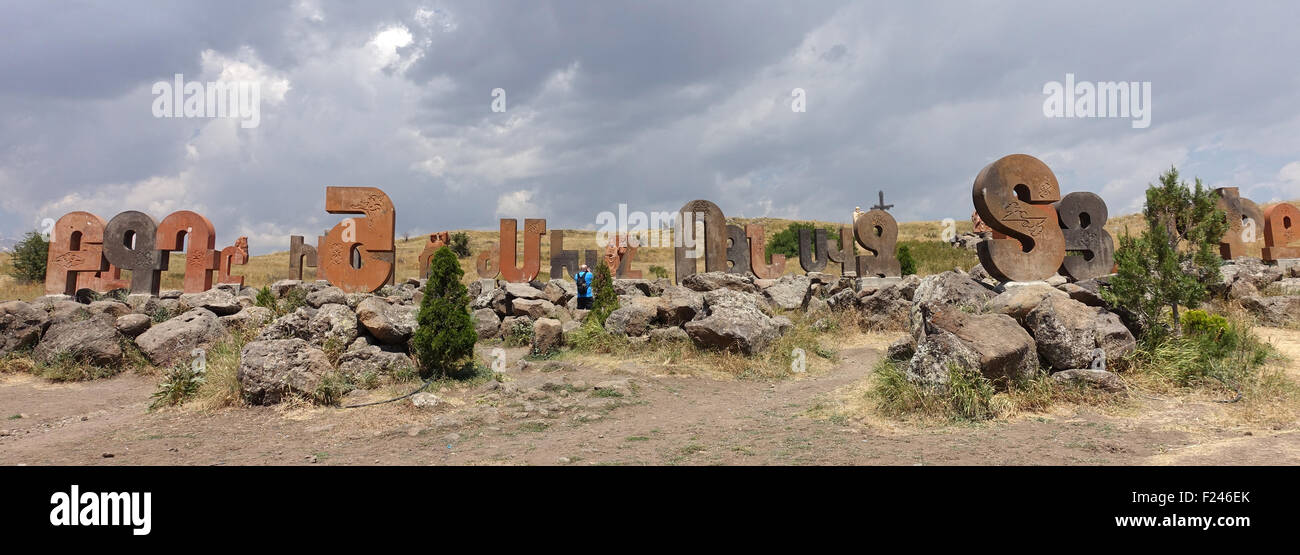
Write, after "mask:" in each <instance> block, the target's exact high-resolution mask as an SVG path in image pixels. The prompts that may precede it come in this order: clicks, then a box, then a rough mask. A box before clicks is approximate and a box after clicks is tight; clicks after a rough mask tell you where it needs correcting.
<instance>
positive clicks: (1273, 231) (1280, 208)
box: [1264, 202, 1300, 262]
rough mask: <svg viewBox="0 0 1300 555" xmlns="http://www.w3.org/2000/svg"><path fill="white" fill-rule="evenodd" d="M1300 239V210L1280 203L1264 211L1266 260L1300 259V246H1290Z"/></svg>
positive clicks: (1286, 203) (1287, 203)
mask: <svg viewBox="0 0 1300 555" xmlns="http://www.w3.org/2000/svg"><path fill="white" fill-rule="evenodd" d="M1297 239H1300V209H1297V208H1296V207H1295V205H1293V204H1291V203H1289V202H1280V203H1277V204H1274V205H1273V206H1270V207H1268V210H1265V211H1264V260H1267V261H1269V262H1275V261H1277V260H1278V259H1279V258H1300V246H1297V247H1292V246H1289V245H1290V244H1291V243H1293V242H1295V241H1296V240H1297Z"/></svg>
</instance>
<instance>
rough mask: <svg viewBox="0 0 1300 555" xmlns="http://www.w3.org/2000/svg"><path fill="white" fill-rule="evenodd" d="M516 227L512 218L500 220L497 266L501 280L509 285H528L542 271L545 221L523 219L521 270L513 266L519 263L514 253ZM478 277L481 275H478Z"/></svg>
mask: <svg viewBox="0 0 1300 555" xmlns="http://www.w3.org/2000/svg"><path fill="white" fill-rule="evenodd" d="M517 225H518V223H517V222H515V220H514V219H513V218H511V219H502V220H501V244H500V245H499V246H498V247H497V248H498V249H500V251H499V252H500V253H501V256H500V258H498V259H497V260H498V262H497V264H498V266H499V268H500V270H501V279H504V280H506V281H508V282H510V283H528V282H530V281H532V280H533V279H534V278H536V277H537V274H538V273H540V272H541V271H542V236H543V235H545V234H546V220H539V219H534V218H525V219H524V265H523V267H522V268H520V267H517V266H515V265H516V264H518V263H519V262H518V256H517V255H516V252H515V248H516V247H515V229H516V226H517ZM480 268H482V266H480ZM480 275H482V274H481V273H480Z"/></svg>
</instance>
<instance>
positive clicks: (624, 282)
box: [614, 278, 663, 297]
mask: <svg viewBox="0 0 1300 555" xmlns="http://www.w3.org/2000/svg"><path fill="white" fill-rule="evenodd" d="M661 292H663V287H662V286H661V285H660V284H659V283H657V282H654V281H650V280H648V279H628V278H618V279H615V280H614V293H616V294H618V295H638V296H644V297H653V296H656V295H659V294H660V293H661Z"/></svg>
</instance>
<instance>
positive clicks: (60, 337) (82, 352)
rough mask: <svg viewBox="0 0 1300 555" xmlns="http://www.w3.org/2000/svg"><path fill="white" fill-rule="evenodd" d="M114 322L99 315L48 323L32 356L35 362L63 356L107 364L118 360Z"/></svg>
mask: <svg viewBox="0 0 1300 555" xmlns="http://www.w3.org/2000/svg"><path fill="white" fill-rule="evenodd" d="M115 324H116V321H115V319H114V318H112V317H111V316H107V315H101V316H98V317H94V318H88V319H85V320H71V321H67V322H62V323H58V324H54V325H51V326H50V329H48V330H46V331H45V334H44V335H43V336H42V337H41V342H40V343H39V344H37V345H36V349H35V350H34V351H32V355H33V356H34V357H35V358H36V360H37V361H38V362H44V363H57V362H61V361H63V360H65V359H72V360H77V361H82V362H87V363H89V364H91V365H94V366H103V367H111V366H116V365H119V364H121V363H122V334H120V333H118V331H117V326H116V325H115Z"/></svg>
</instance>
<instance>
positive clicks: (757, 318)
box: [684, 274, 781, 355]
mask: <svg viewBox="0 0 1300 555" xmlns="http://www.w3.org/2000/svg"><path fill="white" fill-rule="evenodd" d="M696 275H700V274H696ZM763 303H765V301H764V300H763V298H762V297H759V296H758V295H754V294H746V293H742V292H740V291H737V290H732V289H730V288H723V289H718V290H716V291H710V292H709V293H706V294H705V295H704V308H705V311H706V312H707V316H705V317H703V318H698V319H696V320H693V321H690V322H687V323H686V325H685V326H684V327H685V329H686V334H687V335H689V336H690V338H691V341H693V342H694V343H695V344H696V345H698V346H701V347H706V348H713V349H724V350H729V351H738V352H741V353H744V354H747V355H752V354H755V353H757V352H759V351H762V350H763V349H764V348H765V347H767V345H768V344H770V343H771V342H772V341H773V340H774V339H776V338H777V337H778V336H779V335H780V333H781V325H780V323H778V322H777V321H775V320H774V319H772V318H771V317H769V316H768V315H767V314H766V313H764V312H763V310H762V309H761V308H760V306H761V304H763Z"/></svg>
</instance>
